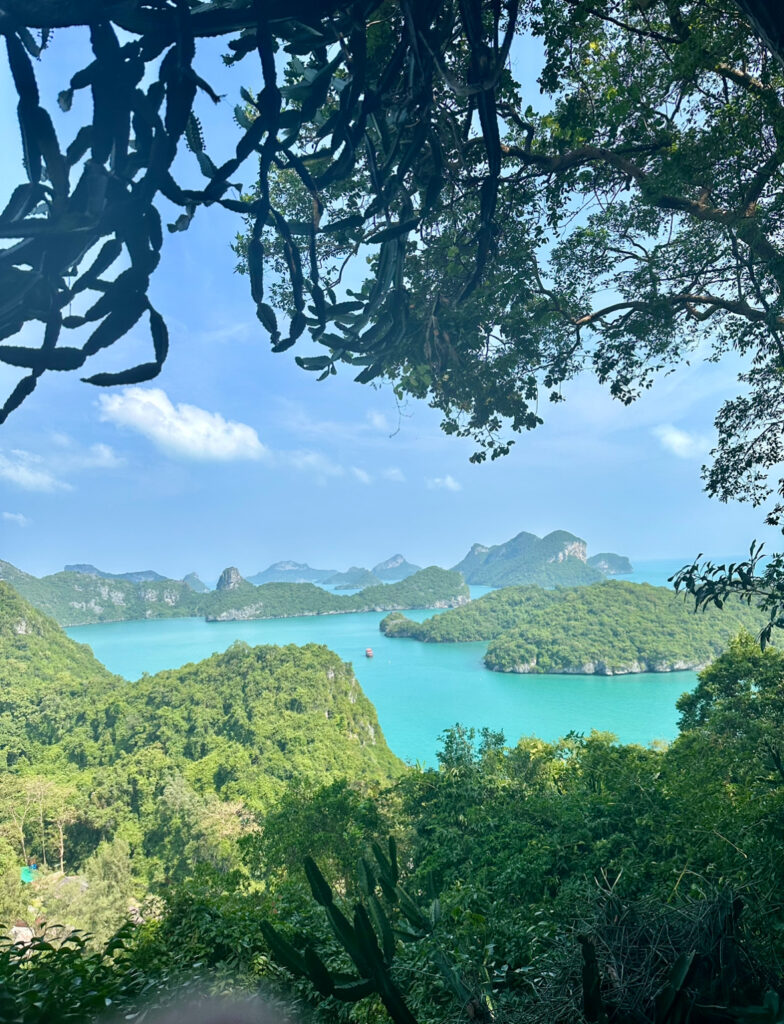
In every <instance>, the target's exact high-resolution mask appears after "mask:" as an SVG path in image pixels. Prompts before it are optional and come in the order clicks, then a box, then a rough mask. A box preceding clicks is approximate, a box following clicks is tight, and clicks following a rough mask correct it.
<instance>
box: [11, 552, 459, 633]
mask: <svg viewBox="0 0 784 1024" xmlns="http://www.w3.org/2000/svg"><path fill="white" fill-rule="evenodd" d="M0 580H5V582H6V583H8V584H10V585H11V586H13V587H14V589H15V590H16V591H17V592H18V593H19V594H20V595H21V596H22V597H23V598H25V599H26V600H28V601H29V602H30V603H31V604H32V605H34V606H35V607H36V608H38V609H39V610H40V611H42V612H44V613H45V614H46V615H49V616H51V618H53V619H54V620H55V621H56V622H57V623H59V625H61V626H82V625H88V624H91V623H97V622H124V621H129V620H135V619H161V618H185V617H189V616H200V617H204V618H206V619H207V620H212V619H219V618H222V619H276V618H288V617H291V616H295V615H331V614H340V613H342V612H358V611H386V610H391V609H397V608H403V609H405V608H445V607H453V606H456V605H459V604H462V603H465V602H466V601H468V598H469V590H468V587H467V586H466V584H465V582H464V581H463V577H462V576H461V575H460V574H459V573H457V572H452V571H450V570H447V569H440V568H438V567H437V566H430V567H429V568H427V569H420V570H419V571H418V572H416V573H414V574H413V575H411V576H408V577H406V578H405V579H403V580H400V581H399V582H397V583H377V584H375V585H373V586H366V587H365V588H364V589H362V590H360V591H359V592H358V593H356V594H351V595H347V594H333V593H331V592H330V591H327V590H324V589H323V588H322V587H319V586H316V585H315V584H313V583H263V584H261V585H259V586H254V584H252V583H249V582H248V581H247V580H242V579H241V578H240V582H239V583H238V584H237V585H236V586H234V587H232V588H230V589H224V590H212V591H207V592H206V593H197V592H195V591H194V590H192V589H191V587H190V586H189V585H188V584H187V583H185V582H183V581H181V580H163V581H160V580H155V581H145V582H141V583H132V582H129V581H127V580H117V579H102V578H100V577H93V576H86V575H84V574H82V573H76V572H59V573H55V574H54V575H52V576H44V577H43V578H41V579H38V578H37V577H35V576H31V575H29V574H28V573H24V572H22V571H21V570H19V569H17V568H16V567H15V566H12V565H10V563H8V562H0Z"/></svg>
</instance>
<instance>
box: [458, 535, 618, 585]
mask: <svg viewBox="0 0 784 1024" xmlns="http://www.w3.org/2000/svg"><path fill="white" fill-rule="evenodd" d="M587 555H588V550H587V545H586V542H585V541H584V540H583V539H582V538H581V537H576V536H575V535H574V534H573V533H567V532H566V531H565V530H555V531H553V532H552V533H548V534H547V535H546V536H545V537H541V538H540V537H537V536H536V535H535V534H533V533H525V532H524V533H518V534H517V536H516V537H513V538H512V539H511V540H508V541H505V542H504V543H503V544H495V545H493V546H492V547H487V546H486V545H484V544H474V545H473V547H472V548H471V550H470V551H469V552H468V554H467V555H466V557H465V558H464V559H463V560H462V562H458V564H457V565H456V566H455V569H456V570H457V571H458V572H462V573H463V575H464V577H465V579H466V582H467V583H475V584H479V585H483V586H488V587H509V586H522V585H526V584H537V585H538V586H542V587H554V586H576V585H580V584H583V583H595V582H596V581H597V580H599V579H601V578H602V577H601V573H600V572H599V570H598V569H594V568H591V567H589V566H588V565H587V564H586V559H587Z"/></svg>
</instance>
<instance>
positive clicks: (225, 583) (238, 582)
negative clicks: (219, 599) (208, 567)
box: [215, 565, 247, 590]
mask: <svg viewBox="0 0 784 1024" xmlns="http://www.w3.org/2000/svg"><path fill="white" fill-rule="evenodd" d="M246 582H247V581H246V580H244V579H243V578H242V576H240V571H239V569H237V568H236V566H233V565H230V566H229V567H228V569H224V570H223V572H222V573H221V574H220V579H219V580H218V583H217V585H216V587H215V589H216V590H238V589H239V588H240V587H241V586H242V585H243V583H246Z"/></svg>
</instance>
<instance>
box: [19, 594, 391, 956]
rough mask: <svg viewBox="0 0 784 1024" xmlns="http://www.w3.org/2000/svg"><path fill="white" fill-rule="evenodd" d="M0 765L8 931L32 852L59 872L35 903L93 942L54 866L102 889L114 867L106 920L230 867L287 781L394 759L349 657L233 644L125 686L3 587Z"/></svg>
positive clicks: (387, 769)
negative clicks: (153, 891)
mask: <svg viewBox="0 0 784 1024" xmlns="http://www.w3.org/2000/svg"><path fill="white" fill-rule="evenodd" d="M0 765H2V772H0V876H1V878H2V881H0V912H1V913H2V916H3V921H4V924H5V926H6V927H7V926H8V924H9V920H12V919H13V917H16V916H19V915H20V913H22V912H23V911H24V913H22V916H24V915H25V914H26V913H27V911H26V908H25V904H24V899H25V897H24V895H23V892H24V887H23V886H22V885H21V883H20V880H19V866H20V865H23V864H24V863H25V862H26V861H27V859H28V858H29V857H30V856H31V855H35V856H36V858H37V859H38V861H39V863H40V864H41V866H42V867H44V868H46V867H48V868H50V869H52V870H54V869H57V872H58V876H57V877H56V878H53V879H52V880H51V886H52V887H53V888H52V891H51V892H49V891H48V889H47V887H46V885H44V886H42V889H41V890H39V895H41V896H42V898H44V902H45V906H42V907H41V908H40V909H41V910H42V911H43V912H44V913H47V914H49V915H51V914H56V915H57V916H59V914H60V913H67V914H68V915H69V916H68V917H67V919H66V920H67V921H68V922H70V923H71V924H78V925H80V926H81V927H83V928H88V929H89V930H91V931H96V930H98V931H99V933H100V934H102V935H103V937H104V938H107V937H108V933H107V932H106V922H105V921H103V920H101V921H99V922H98V923H97V924H96V922H94V921H90V920H89V919H88V920H85V917H84V913H85V910H84V907H80V900H79V898H78V897H79V896H80V894H81V895H84V894H83V893H81V889H80V886H79V884H78V881H77V882H74V883H73V884H70V883H68V882H67V879H66V881H64V880H63V872H65V874H66V876H71V875H74V874H76V873H84V872H87V873H88V875H89V872H90V871H91V870H93V868H95V870H96V871H98V869H99V867H100V865H103V867H102V868H100V871H101V872H103V874H101V873H100V872H99V875H98V876H96V877H97V879H98V881H101V880H103V881H107V883H108V882H110V881H111V874H110V875H109V877H108V878H106V877H105V876H106V872H107V871H110V868H111V865H112V864H114V865H115V866H114V868H111V870H116V871H119V872H120V875H121V876H122V877H121V883H120V884H118V888H117V889H116V890H115V891H114V896H111V892H112V890H111V887H110V886H108V885H107V887H106V888H107V890H108V894H107V893H104V897H105V898H108V897H111V898H109V904H110V906H111V907H113V911H114V920H113V924H114V926H117V925H118V924H119V923H120V922H121V921H122V919H123V916H124V914H125V911H126V910H127V899H128V898H129V896H130V895H131V894H134V893H135V894H141V895H144V893H146V892H147V891H149V889H150V886H151V885H152V884H153V883H158V884H160V883H161V882H163V880H164V879H168V880H170V881H171V880H175V879H183V878H185V877H187V876H189V875H190V874H192V873H193V872H194V871H197V870H198V868H199V865H200V864H212V865H213V866H214V867H215V866H219V867H221V868H222V870H224V871H225V870H229V869H230V868H231V867H232V866H234V865H235V864H236V863H237V857H238V855H237V852H236V841H237V839H238V838H239V837H240V836H241V835H242V834H244V833H245V832H246V831H248V830H249V829H253V828H256V827H258V826H257V824H256V823H255V818H254V815H255V814H257V813H261V812H262V811H264V810H267V809H269V808H270V807H271V806H272V805H273V804H275V802H276V801H277V800H278V799H279V797H280V795H281V794H282V793H283V792H284V791H285V790H286V788H287V787H288V785H289V784H290V783H291V782H292V781H293V780H296V782H297V784H298V785H301V786H305V787H307V788H309V789H312V788H314V787H316V788H317V787H319V786H322V785H324V784H327V783H328V782H329V781H330V780H332V779H342V778H350V779H354V780H356V782H357V784H368V785H369V784H371V783H373V782H377V781H379V780H387V779H389V778H392V777H394V776H395V775H396V774H397V773H398V772H399V771H400V768H401V765H400V762H399V761H398V760H397V758H396V757H394V755H393V754H392V753H391V752H390V750H389V748H388V747H387V745H386V741H385V740H384V737H383V734H382V732H381V729H380V727H379V724H378V719H377V717H376V712H375V709H374V708H373V705H372V704H371V703H370V702H369V701H368V700H367V698H366V697H365V696H364V694H363V693H362V690H361V688H360V686H359V684H358V683H357V681H356V679H355V678H354V675H353V672H352V671H351V668H350V666H348V665H346V664H344V663H343V662H342V661H341V660H340V659H339V658H338V657H337V656H336V655H335V654H333V653H332V652H331V651H328V650H327V649H326V648H325V647H321V646H318V645H315V644H310V645H307V646H305V647H295V646H294V645H289V646H287V647H255V648H251V647H248V646H247V645H246V644H241V643H237V644H234V645H232V647H230V648H229V650H227V651H226V652H225V653H223V654H216V655H214V656H213V657H211V658H208V659H206V660H205V661H202V662H199V663H198V664H195V665H185V666H184V667H183V668H181V669H176V670H170V671H166V672H161V673H157V674H156V675H152V676H148V675H145V676H143V677H142V678H141V679H140V680H138V681H137V682H134V683H131V682H128V681H127V680H125V679H121V678H119V677H118V676H114V675H112V674H111V673H110V672H108V671H107V670H106V669H105V668H104V667H103V665H101V664H100V662H98V661H97V660H96V659H95V658H94V657H93V655H92V653H91V652H90V649H89V648H88V647H86V646H83V645H81V644H77V643H75V642H74V641H72V640H70V639H69V638H68V637H67V636H66V635H65V634H64V633H63V632H62V630H61V629H60V628H59V627H58V626H57V625H56V624H55V623H54V622H53V621H52V620H51V619H49V618H47V617H46V616H44V615H42V614H41V613H40V612H38V611H36V610H35V609H34V608H33V607H32V606H31V605H29V604H28V603H27V602H25V601H23V600H22V599H21V598H20V597H19V596H18V595H17V594H16V593H15V592H14V591H13V590H12V589H11V588H10V587H9V586H8V585H7V584H5V583H0ZM118 865H119V866H118ZM99 890H100V886H99V887H98V889H96V888H95V887H94V886H90V888H89V889H88V897H87V903H88V904H89V903H90V901H91V900H92V898H93V897H94V896H95V893H96V892H97V891H99ZM50 919H51V918H50ZM61 923H62V920H61ZM110 930H111V929H110Z"/></svg>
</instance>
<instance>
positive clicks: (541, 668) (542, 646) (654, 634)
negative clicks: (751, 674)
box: [379, 580, 765, 675]
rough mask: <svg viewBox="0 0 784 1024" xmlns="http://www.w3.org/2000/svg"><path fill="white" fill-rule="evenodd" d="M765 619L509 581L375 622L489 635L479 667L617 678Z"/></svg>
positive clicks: (706, 651) (408, 632)
mask: <svg viewBox="0 0 784 1024" xmlns="http://www.w3.org/2000/svg"><path fill="white" fill-rule="evenodd" d="M764 621H765V619H764V616H763V615H762V613H760V612H759V611H757V610H756V609H755V608H754V607H749V606H747V605H745V604H741V603H740V602H739V601H733V602H728V603H727V605H726V606H725V607H724V608H723V609H721V610H719V609H718V608H709V609H706V610H705V611H701V612H699V613H695V612H694V610H693V608H692V607H690V606H689V605H688V604H687V603H686V602H685V601H684V599H683V598H682V597H679V596H677V595H675V594H673V593H672V591H670V590H667V589H666V588H664V587H652V586H650V585H649V584H647V583H629V582H628V581H621V580H607V581H606V582H602V583H596V584H592V585H590V586H586V587H574V588H566V587H564V588H558V589H555V590H544V589H542V588H540V587H507V588H504V589H503V590H496V591H493V592H492V593H489V594H485V595H484V596H483V597H480V598H479V599H478V600H476V601H472V602H471V603H470V604H468V605H466V606H465V607H462V608H456V609H452V610H450V611H447V612H444V613H443V614H442V615H436V616H433V617H431V618H429V619H425V621H424V622H413V621H412V620H410V619H407V618H406V617H405V616H404V615H402V614H400V613H399V612H396V613H392V614H390V615H387V616H386V617H385V618H384V619H382V621H381V623H380V626H379V628H380V629H381V631H382V633H384V634H385V635H386V636H390V637H410V638H413V639H415V640H421V641H424V642H426V643H466V642H470V641H487V642H488V648H487V652H486V654H485V659H484V660H485V664H486V665H487V667H488V668H491V669H494V670H495V671H498V672H519V673H530V672H538V673H580V674H593V673H596V674H600V675H616V674H625V673H630V672H669V671H674V670H680V669H694V668H699V667H701V666H703V665H705V664H707V663H708V662H709V661H710V660H711V659H712V658H714V657H716V656H717V655H718V654H720V653H721V651H722V650H724V648H725V647H726V646H727V644H728V643H729V641H730V639H731V638H732V637H733V636H734V635H735V634H737V633H738V631H739V630H741V629H745V630H748V631H750V632H755V633H758V632H759V631H760V629H761V628H762V626H763V625H764Z"/></svg>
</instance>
